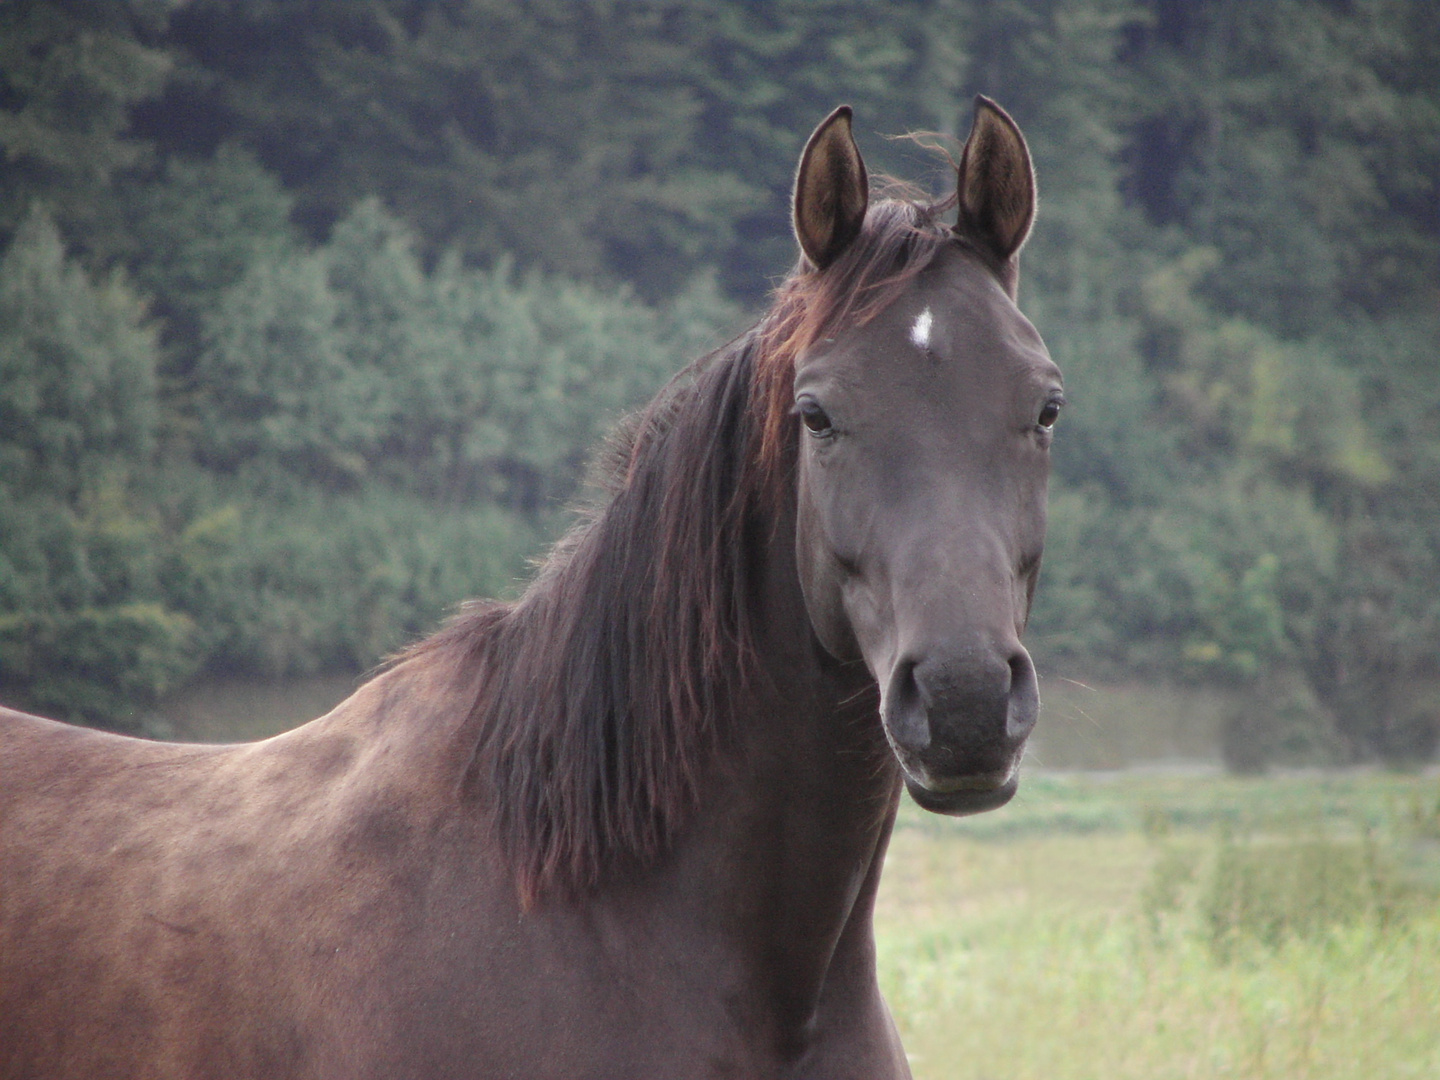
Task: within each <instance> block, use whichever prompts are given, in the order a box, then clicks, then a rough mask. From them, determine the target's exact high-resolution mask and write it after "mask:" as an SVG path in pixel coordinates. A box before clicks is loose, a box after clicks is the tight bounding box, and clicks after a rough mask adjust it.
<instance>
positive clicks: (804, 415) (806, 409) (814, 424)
mask: <svg viewBox="0 0 1440 1080" xmlns="http://www.w3.org/2000/svg"><path fill="white" fill-rule="evenodd" d="M795 410H796V412H798V413H799V414H800V422H801V423H802V424H804V425H805V429H806V430H807V431H809V432H810V434H811V435H829V434H830V432H831V427H830V417H828V416H826V415H825V410H824V409H822V408H821V407H820V403H819V402H817V401H816V400H815V399H814V398H812V397H803V398H801V399H800V400H799V401H797V402H796V403H795Z"/></svg>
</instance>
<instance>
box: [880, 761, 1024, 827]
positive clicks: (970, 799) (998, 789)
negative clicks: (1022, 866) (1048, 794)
mask: <svg viewBox="0 0 1440 1080" xmlns="http://www.w3.org/2000/svg"><path fill="white" fill-rule="evenodd" d="M1019 788H1020V777H1019V776H1018V775H1016V773H1015V770H1013V769H1011V770H1007V771H1006V772H1004V773H1003V774H1001V773H982V774H980V775H978V776H959V777H954V778H947V779H946V780H944V781H941V782H939V783H933V782H932V783H931V784H922V783H921V782H920V781H918V780H916V779H915V778H914V777H913V776H911V775H910V774H909V772H908V771H907V772H906V774H905V790H906V791H908V792H910V797H911V798H912V799H914V800H915V802H916V803H917V804H918V805H919V806H920V808H921V809H922V810H929V811H930V812H931V813H932V814H945V815H947V816H950V817H965V816H967V815H969V814H983V813H984V812H985V811H986V810H998V809H999V808H1000V807H1002V806H1004V805H1005V804H1006V803H1008V802H1009V801H1010V800H1011V799H1012V798H1014V797H1015V792H1016V791H1017V790H1019Z"/></svg>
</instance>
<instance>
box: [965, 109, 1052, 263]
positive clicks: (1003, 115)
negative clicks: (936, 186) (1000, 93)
mask: <svg viewBox="0 0 1440 1080" xmlns="http://www.w3.org/2000/svg"><path fill="white" fill-rule="evenodd" d="M959 202H960V220H959V221H958V222H957V223H956V225H955V231H956V232H957V233H959V234H960V235H961V236H964V237H965V238H966V239H968V240H970V241H972V242H973V243H975V244H977V245H979V247H980V248H981V249H982V250H983V251H986V252H988V253H989V254H991V255H994V256H995V258H996V259H997V260H999V261H1000V262H1002V263H1003V262H1006V261H1007V260H1009V259H1010V258H1011V257H1013V256H1014V255H1015V254H1016V253H1017V252H1018V251H1019V250H1020V246H1021V245H1022V244H1024V243H1025V238H1026V237H1027V236H1029V235H1030V225H1031V223H1032V222H1033V221H1034V220H1035V170H1034V168H1033V167H1032V166H1031V164H1030V148H1029V147H1028V146H1026V145H1025V136H1024V135H1021V134H1020V128H1019V127H1018V126H1016V123H1015V121H1014V120H1012V119H1010V114H1009V113H1007V112H1006V111H1005V110H1004V109H1002V108H1000V106H999V105H997V104H995V102H993V101H991V100H990V99H989V98H987V97H985V96H984V95H983V94H982V95H979V96H978V97H976V98H975V123H974V126H972V127H971V129H970V137H969V138H968V139H966V140H965V149H964V150H963V151H962V152H961V154H960V186H959Z"/></svg>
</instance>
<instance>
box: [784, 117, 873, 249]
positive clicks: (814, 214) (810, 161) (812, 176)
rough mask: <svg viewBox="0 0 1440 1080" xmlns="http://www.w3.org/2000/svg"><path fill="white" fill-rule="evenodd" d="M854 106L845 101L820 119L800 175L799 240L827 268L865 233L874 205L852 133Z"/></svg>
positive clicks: (797, 180)
mask: <svg viewBox="0 0 1440 1080" xmlns="http://www.w3.org/2000/svg"><path fill="white" fill-rule="evenodd" d="M850 116H851V110H850V106H849V105H841V106H840V107H839V108H838V109H836V110H835V111H834V112H833V113H831V114H830V115H829V116H827V117H826V118H825V119H824V120H823V121H821V123H820V126H819V127H817V128H816V129H815V133H814V134H813V135H811V136H810V141H809V142H807V143H806V144H805V152H804V153H803V154H801V155H800V167H799V169H798V170H797V171H796V173H795V239H796V240H798V241H800V250H801V251H803V252H804V253H805V257H806V258H807V259H809V260H810V262H811V263H812V264H813V265H814V266H815V268H816V269H817V270H824V269H825V267H827V266H829V265H830V264H831V263H832V262H834V261H835V259H836V258H837V257H838V256H839V255H840V253H841V252H842V251H844V250H845V249H846V248H847V247H849V246H850V242H851V241H852V240H854V239H855V237H856V236H858V235H859V234H860V226H861V225H862V224H863V223H864V221H865V208H866V207H867V206H868V205H869V203H870V182H869V179H868V178H867V177H866V175H865V162H864V161H862V160H861V159H860V149H859V147H857V146H856V145H855V137H854V136H853V135H852V134H851V132H850Z"/></svg>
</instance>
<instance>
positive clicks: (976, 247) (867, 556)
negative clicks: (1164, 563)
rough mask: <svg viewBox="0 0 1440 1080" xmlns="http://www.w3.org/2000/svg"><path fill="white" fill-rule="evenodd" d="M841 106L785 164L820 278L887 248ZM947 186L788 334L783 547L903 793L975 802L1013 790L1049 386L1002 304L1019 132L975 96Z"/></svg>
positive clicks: (1029, 680)
mask: <svg viewBox="0 0 1440 1080" xmlns="http://www.w3.org/2000/svg"><path fill="white" fill-rule="evenodd" d="M850 117H851V114H850V110H849V108H848V107H842V108H840V109H837V110H836V111H835V112H834V113H833V114H832V115H831V116H830V117H829V118H827V119H826V120H825V121H824V122H823V123H822V124H821V125H820V126H819V128H817V129H816V131H815V133H814V134H813V135H812V136H811V138H810V141H809V143H808V144H807V146H806V148H805V152H804V154H803V156H802V158H801V161H800V166H799V171H798V174H797V178H796V184H795V201H794V221H795V233H796V236H797V239H798V240H799V244H800V248H801V252H802V253H803V259H804V262H805V263H806V264H808V266H807V267H806V269H805V271H804V273H806V274H809V275H810V276H811V277H813V278H815V279H817V280H818V279H823V278H824V277H825V276H826V275H845V274H851V275H855V274H856V273H857V270H856V268H855V266H854V265H852V264H853V263H854V262H855V261H856V260H857V259H861V258H865V259H871V260H874V259H877V258H889V257H890V256H889V255H886V254H885V253H884V252H879V251H870V252H866V253H863V254H862V253H861V252H860V251H859V250H858V249H860V248H862V247H864V236H865V235H866V233H867V230H870V231H872V232H873V231H874V229H873V221H867V215H869V218H870V219H873V218H874V217H875V216H876V215H877V214H880V213H883V212H885V207H886V206H894V205H897V204H893V203H887V204H879V205H873V206H872V205H871V204H870V199H869V194H868V183H867V179H866V170H865V165H864V163H863V161H862V160H861V157H860V153H859V150H858V148H857V147H856V145H855V142H854V139H853V136H852V134H851V123H850ZM950 206H954V207H956V208H958V221H957V222H956V223H955V224H954V225H953V227H948V228H946V229H944V230H943V233H942V236H941V239H940V240H939V241H938V244H939V247H938V249H937V250H936V251H935V252H934V253H933V257H931V258H929V259H928V260H927V261H926V262H925V264H924V266H923V268H922V269H920V270H919V271H918V272H917V273H915V274H914V275H913V277H912V278H911V279H909V280H908V281H906V282H905V284H904V287H903V288H901V289H898V290H896V289H895V288H893V284H894V282H895V280H897V279H895V278H894V277H893V276H892V277H891V278H890V279H889V282H888V283H889V285H891V286H892V287H891V289H890V292H889V293H888V294H887V295H886V299H885V302H884V303H883V306H879V307H878V310H875V311H873V312H871V313H870V314H869V315H866V316H863V317H860V318H852V319H850V320H849V321H848V325H846V327H845V330H844V332H834V333H833V334H831V335H829V336H826V335H825V334H824V333H823V332H822V333H820V334H817V335H816V336H815V338H814V340H812V341H809V342H807V343H806V344H805V345H804V347H803V348H800V349H798V350H797V352H796V354H795V359H794V398H793V405H794V415H795V420H794V422H795V423H797V424H798V425H799V426H800V428H801V430H800V433H799V436H798V442H799V454H798V467H797V471H796V478H797V486H798V502H797V528H796V546H797V557H798V565H799V570H800V581H801V588H802V591H803V594H804V598H805V605H806V609H807V611H808V614H809V618H810V623H811V625H812V627H813V629H814V631H815V634H816V636H817V637H818V639H819V641H820V643H821V644H822V645H823V646H824V648H825V649H826V651H828V652H829V653H830V654H832V655H833V656H834V657H836V658H838V659H840V660H846V661H863V662H864V664H865V665H866V667H867V668H868V669H869V672H870V674H871V675H872V676H873V677H874V679H875V681H876V682H877V683H878V685H879V689H880V703H881V704H880V712H881V720H882V723H883V725H884V729H885V735H886V738H887V740H888V742H889V745H890V747H891V749H892V750H893V752H894V754H895V756H896V758H897V759H898V760H899V763H900V766H901V768H902V770H903V773H904V777H905V783H906V786H907V787H908V789H909V791H910V793H911V795H912V797H913V798H914V799H915V800H916V801H917V802H918V803H919V804H920V805H921V806H923V807H925V808H926V809H929V810H934V811H939V812H942V813H949V814H967V813H975V812H978V811H981V810H988V809H991V808H994V807H996V806H1000V805H1002V804H1003V803H1005V802H1006V801H1007V800H1008V799H1009V798H1010V797H1011V796H1012V795H1013V794H1014V792H1015V789H1016V783H1017V778H1016V774H1017V767H1018V765H1019V761H1020V758H1021V755H1022V753H1023V751H1024V746H1025V741H1026V739H1027V737H1028V736H1029V734H1030V732H1031V730H1032V729H1033V728H1034V726H1035V721H1036V717H1037V715H1038V712H1039V693H1038V685H1037V682H1036V676H1035V668H1034V665H1033V664H1032V662H1031V659H1030V655H1029V653H1028V652H1026V650H1025V648H1024V646H1022V645H1021V643H1020V635H1021V632H1022V630H1023V629H1024V626H1025V623H1026V620H1027V618H1028V615H1029V610H1030V603H1031V599H1032V597H1033V595H1034V590H1035V583H1036V578H1037V575H1038V573H1039V568H1040V556H1041V551H1042V549H1043V547H1044V539H1045V493H1046V484H1047V479H1048V474H1049V449H1050V442H1051V438H1052V429H1053V427H1054V424H1055V420H1056V417H1057V415H1058V413H1059V410H1060V406H1061V405H1062V404H1063V397H1062V392H1061V381H1060V372H1059V370H1058V368H1057V367H1056V366H1055V364H1054V363H1053V362H1052V361H1051V360H1050V357H1049V355H1048V354H1047V352H1046V349H1045V346H1044V344H1043V343H1042V341H1041V339H1040V335H1039V334H1038V333H1037V332H1036V331H1035V328H1034V327H1033V326H1032V325H1031V324H1030V322H1029V321H1028V320H1027V319H1026V318H1025V316H1024V315H1022V314H1021V313H1020V310H1019V308H1018V307H1017V306H1016V303H1015V299H1016V286H1017V280H1018V276H1017V256H1018V253H1019V250H1020V247H1021V245H1022V244H1023V243H1024V242H1025V239H1026V237H1027V235H1028V234H1029V231H1030V225H1031V221H1032V220H1033V217H1034V210H1035V184H1034V174H1033V172H1032V169H1031V164H1030V155H1029V151H1028V149H1027V147H1026V144H1025V140H1024V137H1023V136H1022V135H1021V133H1020V130H1019V128H1018V127H1017V126H1016V125H1015V123H1014V121H1012V120H1011V119H1010V117H1009V116H1008V115H1006V113H1005V112H1004V111H1003V110H1001V109H1000V107H999V106H997V105H996V104H994V103H993V102H991V101H989V100H987V99H985V98H980V99H978V100H977V102H976V110H975V120H974V126H973V128H972V131H971V133H970V136H969V139H968V140H967V142H966V144H965V148H964V150H963V152H962V154H961V158H960V161H959V165H958V184H957V189H956V193H955V195H954V196H953V197H952V198H951V199H949V200H947V201H946V202H945V203H943V204H941V208H945V207H950ZM932 232H933V229H932ZM886 285H887V282H886V280H884V279H883V278H882V279H881V280H880V283H879V285H878V286H877V288H881V289H882V290H883V288H884V287H885V286H886Z"/></svg>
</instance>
